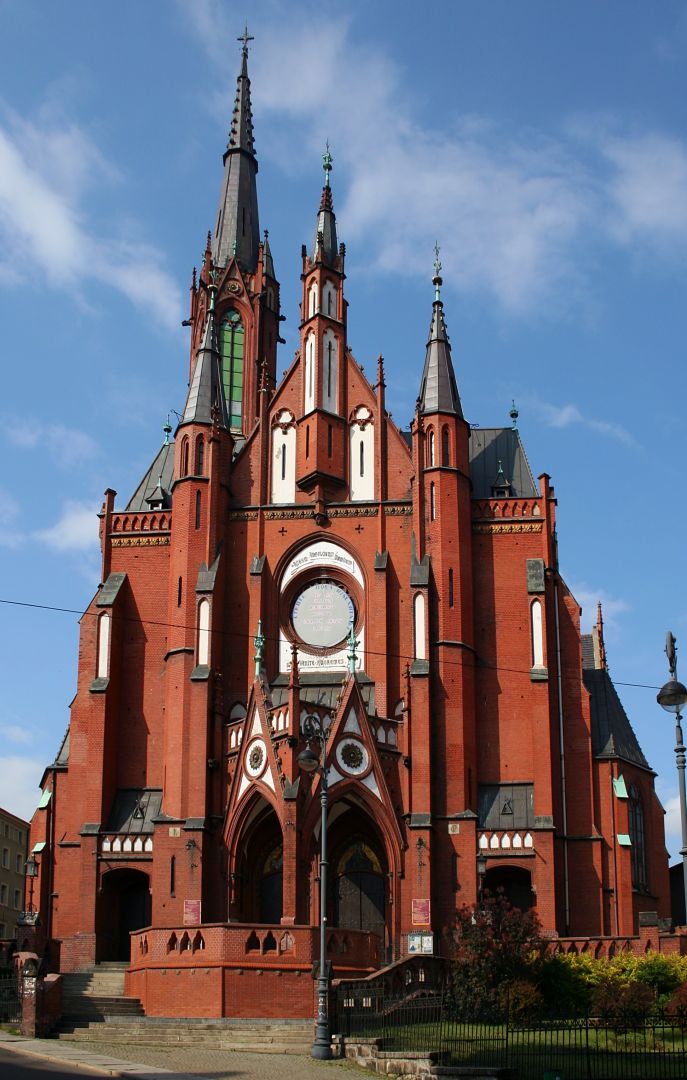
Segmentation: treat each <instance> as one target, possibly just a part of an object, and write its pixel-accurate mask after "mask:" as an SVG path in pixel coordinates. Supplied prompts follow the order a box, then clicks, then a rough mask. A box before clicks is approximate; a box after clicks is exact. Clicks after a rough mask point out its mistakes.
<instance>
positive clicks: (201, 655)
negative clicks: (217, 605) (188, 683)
mask: <svg viewBox="0 0 687 1080" xmlns="http://www.w3.org/2000/svg"><path fill="white" fill-rule="evenodd" d="M209 662H210V601H209V600H205V599H203V600H201V602H200V603H199V605H198V665H199V666H201V665H207V664H208V663H209Z"/></svg>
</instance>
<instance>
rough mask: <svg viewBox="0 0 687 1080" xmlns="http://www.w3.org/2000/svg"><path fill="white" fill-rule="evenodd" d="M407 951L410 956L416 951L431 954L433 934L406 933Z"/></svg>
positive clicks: (432, 950)
mask: <svg viewBox="0 0 687 1080" xmlns="http://www.w3.org/2000/svg"><path fill="white" fill-rule="evenodd" d="M408 953H409V955H411V956H412V955H414V954H416V953H425V955H429V956H431V955H433V953H434V934H417V933H416V934H408Z"/></svg>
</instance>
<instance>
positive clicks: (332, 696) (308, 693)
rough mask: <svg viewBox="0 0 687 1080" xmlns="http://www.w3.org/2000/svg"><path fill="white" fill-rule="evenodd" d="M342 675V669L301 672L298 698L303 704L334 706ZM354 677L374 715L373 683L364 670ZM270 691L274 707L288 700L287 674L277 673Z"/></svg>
mask: <svg viewBox="0 0 687 1080" xmlns="http://www.w3.org/2000/svg"><path fill="white" fill-rule="evenodd" d="M343 677H344V673H343V671H340V672H337V673H336V674H335V673H334V672H332V673H331V674H328V673H326V672H319V673H317V674H315V673H314V672H313V673H311V674H307V675H305V674H301V675H300V676H299V681H300V687H301V692H300V700H301V701H302V702H303V704H305V705H322V706H323V707H324V708H325V709H332V708H334V704H335V702H336V700H337V698H338V696H339V694H340V693H341V685H342V682H343ZM356 678H357V680H358V686H359V687H360V693H361V695H362V699H363V701H364V702H365V706H366V708H367V711H368V714H369V715H370V716H374V715H375V696H374V695H375V684H374V682H373V681H372V679H371V678H370V677H369V676H368V675H365V673H364V672H358V673H357V675H356ZM270 693H271V697H272V704H273V706H274V707H275V708H278V707H279V706H280V705H283V704H284V703H285V702H286V701H288V698H289V676H288V675H278V676H277V678H276V679H275V680H274V682H273V683H271V685H270Z"/></svg>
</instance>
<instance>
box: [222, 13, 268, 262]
mask: <svg viewBox="0 0 687 1080" xmlns="http://www.w3.org/2000/svg"><path fill="white" fill-rule="evenodd" d="M238 40H239V41H240V42H242V49H241V71H240V73H239V76H238V78H237V80H236V98H235V101H234V111H233V113H232V119H231V129H230V131H229V140H228V142H227V149H226V150H225V152H224V177H223V179H222V190H221V193H220V199H219V208H218V212H217V222H216V225H215V232H214V236H213V238H212V257H213V260H214V263H215V266H226V265H227V263H228V262H229V260H230V259H231V258H232V257H233V256H234V255H235V256H236V258H237V260H238V262H239V264H240V266H241V268H242V269H243V270H245V271H246V272H247V273H251V274H252V273H253V272H254V271H255V268H256V266H257V265H258V247H259V244H260V224H259V221H258V192H257V185H256V179H255V178H256V175H257V172H258V162H257V158H256V157H255V145H254V143H253V113H252V109H251V103H250V79H249V78H248V42H249V41H252V40H253V38H252V37H251V36H250V34H249V33H248V27H246V29H245V30H244V32H243V34H242V35H241V37H240V38H239V39H238Z"/></svg>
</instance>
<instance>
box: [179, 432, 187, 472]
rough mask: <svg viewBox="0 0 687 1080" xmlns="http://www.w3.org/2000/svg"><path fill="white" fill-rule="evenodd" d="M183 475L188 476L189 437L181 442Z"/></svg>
mask: <svg viewBox="0 0 687 1080" xmlns="http://www.w3.org/2000/svg"><path fill="white" fill-rule="evenodd" d="M181 475H182V476H188V436H186V435H185V436H184V438H183V439H182V440H181Z"/></svg>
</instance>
